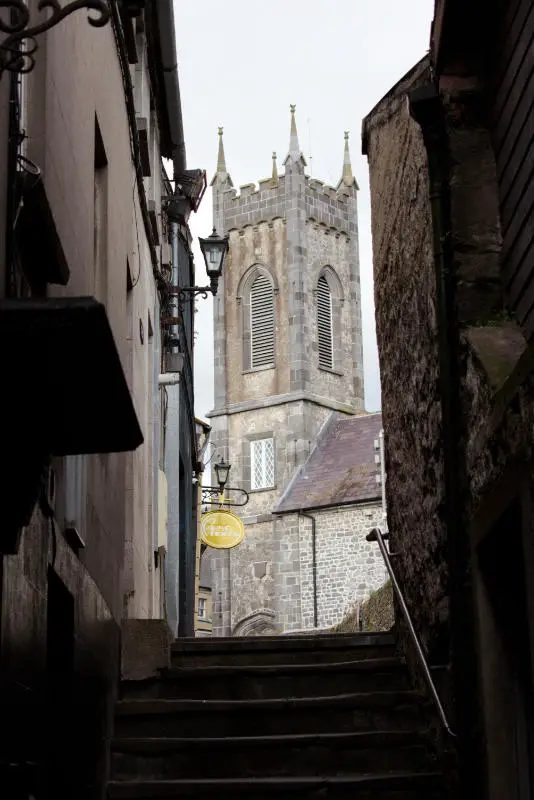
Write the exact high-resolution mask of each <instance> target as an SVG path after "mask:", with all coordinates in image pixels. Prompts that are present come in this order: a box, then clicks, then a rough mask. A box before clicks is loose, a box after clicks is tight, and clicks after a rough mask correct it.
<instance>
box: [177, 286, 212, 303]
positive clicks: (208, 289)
mask: <svg viewBox="0 0 534 800" xmlns="http://www.w3.org/2000/svg"><path fill="white" fill-rule="evenodd" d="M169 294H170V295H172V296H174V297H177V298H178V304H179V305H182V304H183V303H185V301H186V300H191V299H193V298H194V297H196V295H200V297H203V298H204V300H206V299H207V297H208V294H212V295H216V294H217V286H216V285H213V284H211V285H210V286H171V288H170V291H169Z"/></svg>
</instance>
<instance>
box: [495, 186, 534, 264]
mask: <svg viewBox="0 0 534 800" xmlns="http://www.w3.org/2000/svg"><path fill="white" fill-rule="evenodd" d="M533 207H534V174H532V173H531V175H530V176H529V179H528V180H527V182H526V184H525V187H524V192H523V194H522V196H521V198H520V200H519V203H518V204H517V206H516V208H515V211H514V213H513V215H512V217H511V218H510V224H509V225H508V227H507V228H503V248H502V260H503V263H506V262H507V261H508V260H509V258H510V254H511V252H512V250H513V249H514V248H513V244H514V242H516V241H517V239H518V237H519V236H520V235H521V233H522V232H523V230H525V229H526V232H527V235H530V236H532V238H534V219H533V218H532V208H533ZM521 257H522V253H521Z"/></svg>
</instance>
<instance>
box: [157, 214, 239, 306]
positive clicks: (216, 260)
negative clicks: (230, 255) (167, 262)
mask: <svg viewBox="0 0 534 800" xmlns="http://www.w3.org/2000/svg"><path fill="white" fill-rule="evenodd" d="M198 240H199V242H200V249H201V250H202V255H203V256H204V261H205V262H206V272H207V273H208V278H209V279H210V285H209V286H171V287H170V294H171V295H178V303H179V304H182V303H183V302H184V301H185V300H186V299H187V298H189V297H194V296H195V295H197V294H200V295H202V297H204V298H206V297H207V296H208V293H209V292H211V294H213V295H216V294H217V287H218V285H219V278H220V277H221V275H222V272H223V267H224V260H225V258H226V253H227V252H228V237H227V236H218V235H217V232H216V230H215V228H214V229H213V233H212V234H211V236H208V238H207V239H201V238H200V237H199V239H198Z"/></svg>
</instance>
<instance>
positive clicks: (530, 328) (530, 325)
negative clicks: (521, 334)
mask: <svg viewBox="0 0 534 800" xmlns="http://www.w3.org/2000/svg"><path fill="white" fill-rule="evenodd" d="M523 329H524V331H525V333H526V335H527V339H532V337H533V336H534V309H532V311H531V312H530V314H529V315H528V317H527V318H526V320H525V321H524V323H523Z"/></svg>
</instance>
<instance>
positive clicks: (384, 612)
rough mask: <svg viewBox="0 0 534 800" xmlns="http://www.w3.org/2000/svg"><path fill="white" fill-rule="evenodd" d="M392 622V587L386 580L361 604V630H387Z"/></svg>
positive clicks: (393, 621)
mask: <svg viewBox="0 0 534 800" xmlns="http://www.w3.org/2000/svg"><path fill="white" fill-rule="evenodd" d="M394 623H395V612H394V608H393V588H392V586H391V581H387V583H385V584H384V585H383V586H381V587H380V589H377V590H376V591H375V592H373V593H372V594H371V596H370V597H369V599H368V600H366V601H365V603H363V604H362V630H363V631H389V630H391V628H392V627H393V625H394Z"/></svg>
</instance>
